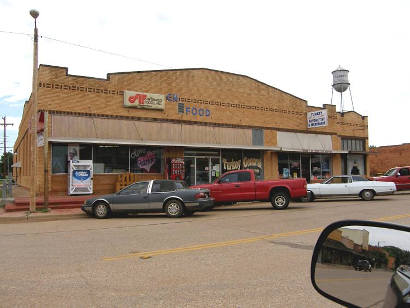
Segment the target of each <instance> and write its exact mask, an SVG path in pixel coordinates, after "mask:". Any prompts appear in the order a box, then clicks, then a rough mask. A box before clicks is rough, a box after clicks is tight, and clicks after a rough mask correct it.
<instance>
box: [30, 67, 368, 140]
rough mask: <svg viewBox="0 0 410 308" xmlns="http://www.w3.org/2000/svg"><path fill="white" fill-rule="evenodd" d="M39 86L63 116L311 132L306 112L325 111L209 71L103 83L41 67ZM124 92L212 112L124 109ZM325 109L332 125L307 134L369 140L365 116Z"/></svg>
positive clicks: (44, 101) (129, 76) (121, 76)
mask: <svg viewBox="0 0 410 308" xmlns="http://www.w3.org/2000/svg"><path fill="white" fill-rule="evenodd" d="M39 83H40V88H39V94H38V97H39V109H48V110H54V111H61V112H78V113H89V114H101V115H107V116H124V117H139V118H152V119H166V120H178V121H190V122H202V123H212V124H229V125H237V126H253V127H263V128H279V129H282V130H295V131H307V128H306V127H307V120H306V112H308V111H313V110H319V109H322V108H319V107H313V106H308V105H307V102H306V101H305V100H302V99H300V98H297V97H295V96H293V95H291V94H288V93H286V92H283V91H281V90H278V89H276V88H273V87H270V86H268V85H266V84H264V83H261V82H259V81H256V80H254V79H252V78H249V77H246V76H241V75H236V74H231V73H225V72H219V71H213V70H207V69H196V70H169V71H153V72H135V73H117V74H109V75H108V79H107V80H104V79H97V78H87V77H79V76H71V75H67V69H66V68H59V67H49V66H41V67H40V72H39ZM124 90H131V91H138V92H146V93H156V94H164V95H167V94H168V93H173V94H178V96H179V98H180V100H185V101H187V100H189V99H190V100H191V102H185V105H186V106H190V107H196V108H205V109H209V110H210V113H211V115H210V116H209V117H205V116H202V117H199V116H191V115H186V114H178V112H177V103H176V102H166V104H165V110H164V111H161V110H143V109H134V108H125V107H123V94H122V91H124ZM97 92H98V93H97ZM193 99H195V100H201V103H198V102H192V100H193ZM214 103H216V105H215V104H214ZM324 108H326V109H327V110H328V115H329V125H328V126H327V127H319V128H312V129H309V132H311V133H313V132H316V133H328V134H338V135H344V136H351V137H361V138H367V117H362V116H360V115H359V114H357V113H355V112H347V113H345V114H344V115H343V116H342V115H341V114H340V113H337V112H336V107H335V106H334V105H324Z"/></svg>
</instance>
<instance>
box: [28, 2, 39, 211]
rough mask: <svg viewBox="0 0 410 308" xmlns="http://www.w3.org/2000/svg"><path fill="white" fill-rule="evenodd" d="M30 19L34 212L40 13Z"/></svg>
mask: <svg viewBox="0 0 410 308" xmlns="http://www.w3.org/2000/svg"><path fill="white" fill-rule="evenodd" d="M30 15H31V17H33V18H34V45H33V87H32V98H33V100H32V104H33V106H32V109H33V110H32V118H31V134H32V136H31V138H32V141H31V154H32V156H31V159H32V161H31V191H30V212H31V213H33V212H35V211H36V199H37V122H38V115H37V87H38V30H37V17H38V16H39V15H40V13H39V12H38V11H36V10H30Z"/></svg>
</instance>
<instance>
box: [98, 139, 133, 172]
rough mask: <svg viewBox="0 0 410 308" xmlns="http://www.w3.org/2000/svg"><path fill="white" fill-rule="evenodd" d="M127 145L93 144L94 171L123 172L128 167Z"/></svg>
mask: <svg viewBox="0 0 410 308" xmlns="http://www.w3.org/2000/svg"><path fill="white" fill-rule="evenodd" d="M128 157H129V147H128V146H120V145H95V146H94V157H93V162H94V173H125V172H128V168H129V159H128Z"/></svg>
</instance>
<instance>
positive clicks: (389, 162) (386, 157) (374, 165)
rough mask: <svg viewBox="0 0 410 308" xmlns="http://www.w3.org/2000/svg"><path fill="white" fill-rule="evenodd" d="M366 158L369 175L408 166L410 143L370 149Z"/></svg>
mask: <svg viewBox="0 0 410 308" xmlns="http://www.w3.org/2000/svg"><path fill="white" fill-rule="evenodd" d="M370 152H371V154H370V155H369V156H368V160H369V165H370V175H372V176H374V175H377V174H378V173H384V172H386V171H387V170H388V169H390V168H392V167H397V166H410V143H404V144H401V145H391V146H382V147H376V148H371V149H370Z"/></svg>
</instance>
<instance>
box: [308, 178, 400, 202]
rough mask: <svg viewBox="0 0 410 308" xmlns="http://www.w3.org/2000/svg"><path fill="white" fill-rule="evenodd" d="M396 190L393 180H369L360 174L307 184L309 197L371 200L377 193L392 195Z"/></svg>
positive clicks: (309, 199)
mask: <svg viewBox="0 0 410 308" xmlns="http://www.w3.org/2000/svg"><path fill="white" fill-rule="evenodd" d="M395 191H396V185H395V184H394V183H393V182H377V181H369V180H367V179H365V178H363V177H361V176H359V175H337V176H332V177H331V178H330V179H328V180H326V181H324V182H323V183H317V184H308V185H307V199H308V201H313V200H314V199H315V198H322V197H324V198H326V197H331V196H358V197H360V198H362V199H363V200H366V201H369V200H372V199H373V198H374V196H375V195H390V194H393V193H394V192H395Z"/></svg>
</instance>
